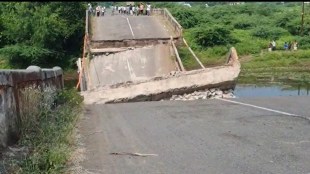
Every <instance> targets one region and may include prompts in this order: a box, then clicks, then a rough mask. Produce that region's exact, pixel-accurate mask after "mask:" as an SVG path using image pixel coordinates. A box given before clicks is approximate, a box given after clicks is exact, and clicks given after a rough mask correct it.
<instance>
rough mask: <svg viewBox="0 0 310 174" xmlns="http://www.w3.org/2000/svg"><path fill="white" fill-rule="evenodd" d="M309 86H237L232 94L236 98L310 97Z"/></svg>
mask: <svg viewBox="0 0 310 174" xmlns="http://www.w3.org/2000/svg"><path fill="white" fill-rule="evenodd" d="M309 93H310V85H304V86H302V85H299V84H297V85H296V84H295V85H280V84H278V85H272V84H265V85H255V84H251V85H247V84H237V85H236V88H235V91H234V94H235V96H237V97H257V96H259V97H267V96H310V94H309Z"/></svg>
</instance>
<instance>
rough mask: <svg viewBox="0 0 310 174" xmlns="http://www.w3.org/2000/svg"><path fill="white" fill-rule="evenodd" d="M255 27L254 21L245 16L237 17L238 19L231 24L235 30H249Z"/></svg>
mask: <svg viewBox="0 0 310 174" xmlns="http://www.w3.org/2000/svg"><path fill="white" fill-rule="evenodd" d="M255 25H256V24H255V21H253V20H251V19H250V18H249V16H247V15H246V16H244V15H242V16H238V18H237V19H236V20H235V21H234V22H233V26H234V28H236V29H249V28H252V27H254V26H255Z"/></svg>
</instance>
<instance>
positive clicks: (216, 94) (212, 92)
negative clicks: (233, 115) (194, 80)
mask: <svg viewBox="0 0 310 174" xmlns="http://www.w3.org/2000/svg"><path fill="white" fill-rule="evenodd" d="M233 92H234V91H233V90H232V89H230V90H225V91H222V90H221V89H218V88H212V89H206V90H199V91H194V92H192V93H190V94H187V93H185V94H182V95H172V96H171V97H170V98H169V100H183V101H185V100H199V99H203V100H205V99H215V98H235V96H234V93H233Z"/></svg>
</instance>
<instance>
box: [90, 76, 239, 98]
mask: <svg viewBox="0 0 310 174" xmlns="http://www.w3.org/2000/svg"><path fill="white" fill-rule="evenodd" d="M235 86H236V81H235V80H233V81H226V82H222V83H217V84H210V85H205V86H199V87H198V86H195V85H193V86H190V87H187V88H186V87H183V88H175V89H171V90H168V91H165V92H158V93H152V94H149V95H148V94H141V95H138V96H134V97H131V98H125V97H124V98H118V99H111V100H106V101H105V102H104V103H105V104H111V103H126V102H142V101H159V100H162V99H167V98H170V97H171V96H172V95H181V94H185V93H186V94H189V93H192V92H195V91H198V90H205V89H212V88H219V89H220V90H223V91H224V90H229V89H234V88H235ZM95 104H96V103H95Z"/></svg>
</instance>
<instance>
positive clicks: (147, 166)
mask: <svg viewBox="0 0 310 174" xmlns="http://www.w3.org/2000/svg"><path fill="white" fill-rule="evenodd" d="M232 100H234V101H239V102H242V103H248V104H253V105H257V106H260V107H266V108H267V110H266V109H264V108H259V107H252V106H248V105H244V104H237V103H231V102H227V101H222V100H216V99H214V100H195V101H159V102H139V103H124V104H107V105H90V106H86V110H85V118H84V119H83V120H82V121H81V124H80V128H79V129H80V131H81V134H82V141H83V142H84V143H85V144H86V149H87V150H86V157H87V160H85V161H84V162H83V163H82V165H83V167H84V169H86V170H87V171H92V172H94V173H111V174H112V173H113V174H125V173H126V174H127V173H135V174H139V173H141V174H145V173H150V174H154V173H164V174H183V173H184V174H188V173H195V174H200V173H201V174H206V173H210V174H241V173H247V174H248V173H251V174H261V173H263V174H272V173H274V174H293V173H294V174H308V173H310V165H309V161H310V126H309V119H307V117H308V118H309V113H310V106H309V101H310V98H309V97H273V98H271V97H269V98H264V97H262V98H248V99H247V98H243V99H232ZM268 109H274V111H268ZM277 110H279V111H277ZM280 111H281V112H288V113H291V114H296V115H301V116H304V117H295V116H289V115H285V114H280V113H279V112H280ZM113 152H132V153H135V152H136V153H146V154H157V155H158V156H147V157H141V156H129V155H111V154H110V153H113Z"/></svg>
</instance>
